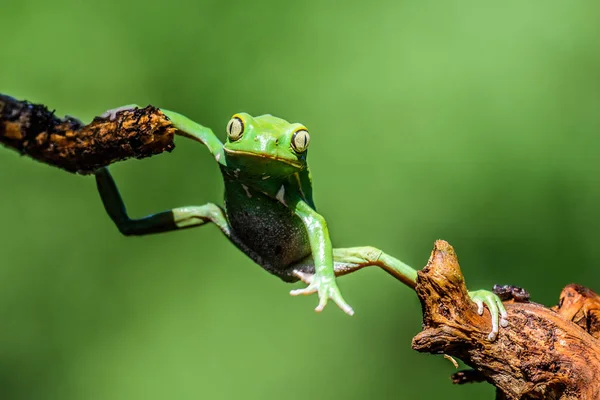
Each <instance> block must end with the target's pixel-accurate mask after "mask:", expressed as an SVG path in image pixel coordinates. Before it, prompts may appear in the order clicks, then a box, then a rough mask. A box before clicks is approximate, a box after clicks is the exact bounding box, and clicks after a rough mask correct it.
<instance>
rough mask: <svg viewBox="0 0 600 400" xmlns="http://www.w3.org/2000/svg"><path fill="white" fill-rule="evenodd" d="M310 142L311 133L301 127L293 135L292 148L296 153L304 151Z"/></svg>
mask: <svg viewBox="0 0 600 400" xmlns="http://www.w3.org/2000/svg"><path fill="white" fill-rule="evenodd" d="M309 143H310V135H309V134H308V131H307V130H306V129H299V130H297V131H296V132H294V134H293V135H292V148H293V149H294V151H296V153H304V152H305V151H306V149H308V144H309Z"/></svg>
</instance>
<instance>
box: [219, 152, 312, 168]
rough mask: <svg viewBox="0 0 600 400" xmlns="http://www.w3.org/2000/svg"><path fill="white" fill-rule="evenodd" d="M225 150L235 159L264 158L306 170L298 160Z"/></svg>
mask: <svg viewBox="0 0 600 400" xmlns="http://www.w3.org/2000/svg"><path fill="white" fill-rule="evenodd" d="M223 150H224V151H225V153H226V154H228V155H231V156H234V157H235V156H243V157H254V158H262V159H264V160H269V161H279V162H282V163H284V164H288V165H291V166H292V167H295V168H298V169H303V168H304V164H303V163H302V162H300V161H298V160H289V159H286V158H280V157H273V156H269V155H266V154H258V153H252V152H249V151H241V150H231V149H227V148H223Z"/></svg>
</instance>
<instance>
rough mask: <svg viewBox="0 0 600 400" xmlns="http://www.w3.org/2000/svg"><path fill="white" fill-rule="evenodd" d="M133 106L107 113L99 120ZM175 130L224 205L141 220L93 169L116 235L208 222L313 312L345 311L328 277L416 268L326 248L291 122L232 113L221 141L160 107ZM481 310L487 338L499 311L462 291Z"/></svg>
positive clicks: (303, 142)
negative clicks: (195, 145) (202, 158)
mask: <svg viewBox="0 0 600 400" xmlns="http://www.w3.org/2000/svg"><path fill="white" fill-rule="evenodd" d="M133 107H136V106H134V105H130V106H125V107H120V108H117V109H114V110H109V111H107V112H106V113H105V114H104V115H103V117H105V118H114V116H115V115H116V113H117V112H119V111H121V110H123V109H128V108H133ZM162 111H163V112H164V114H165V115H166V116H167V117H168V118H169V119H170V120H171V121H172V122H173V124H174V126H175V128H177V129H178V134H180V135H183V136H186V137H188V138H190V139H193V140H195V141H198V142H200V143H202V144H203V145H205V146H206V147H207V148H208V150H209V151H210V153H211V154H212V156H213V157H214V159H215V161H216V162H217V163H218V165H219V167H220V169H221V173H222V175H223V180H224V185H225V207H224V208H223V207H220V206H218V205H216V204H213V203H208V204H205V205H202V206H189V207H181V208H174V209H172V210H168V211H163V212H160V213H157V214H153V215H149V216H147V217H144V218H139V219H131V218H129V217H128V215H127V212H126V209H125V205H124V203H123V201H122V199H121V196H120V195H119V192H118V190H117V187H116V185H115V183H114V181H113V179H112V177H111V175H110V173H109V171H108V169H106V168H103V169H100V170H98V171H97V172H96V174H95V176H96V182H97V186H98V190H99V192H100V196H101V198H102V201H103V203H104V207H105V209H106V211H107V212H108V214H109V216H110V217H111V219H112V220H113V221H114V223H115V224H116V225H117V227H118V228H119V230H120V231H121V233H123V234H124V235H145V234H151V233H159V232H166V231H171V230H177V229H184V228H191V227H195V226H201V225H204V224H207V223H210V222H212V223H213V224H215V225H216V226H217V227H218V228H219V229H220V230H221V232H223V234H225V236H226V237H227V238H228V239H229V240H230V241H231V242H232V243H233V244H234V245H235V246H236V247H238V248H239V249H240V250H241V251H242V252H244V253H245V254H246V255H247V256H248V257H250V258H251V259H252V260H253V261H254V262H255V263H257V264H259V265H260V266H262V267H263V268H264V269H265V270H267V271H268V272H270V273H272V274H274V275H276V276H278V277H279V278H281V279H282V280H284V281H286V282H296V281H298V280H301V281H302V282H304V283H305V284H306V285H307V286H306V287H305V288H303V289H296V290H292V291H291V294H292V295H308V294H311V293H317V294H318V297H319V303H318V306H317V307H316V309H315V310H316V311H321V310H323V308H324V307H325V305H326V304H327V301H328V300H329V299H331V300H332V301H334V302H335V303H336V304H337V305H338V306H339V307H340V308H341V309H342V310H343V311H344V312H346V313H347V314H349V315H352V314H353V313H354V312H353V310H352V308H351V307H350V306H349V305H348V303H346V301H345V300H344V298H343V297H342V294H341V293H340V289H339V288H338V285H337V283H336V276H341V275H345V274H348V273H351V272H353V271H356V270H359V269H361V268H363V267H366V266H378V267H381V268H382V269H384V270H385V271H386V272H388V273H389V274H391V275H393V276H394V277H396V278H397V279H398V280H400V281H402V282H403V283H404V284H406V285H408V286H409V287H411V288H414V287H415V285H416V278H417V271H416V270H415V269H413V268H411V267H409V266H408V265H406V264H404V263H403V262H401V261H400V260H398V259H396V258H394V257H392V256H390V255H389V254H386V253H384V252H383V251H381V250H379V249H377V248H374V247H370V246H366V247H351V248H332V245H331V240H330V238H329V231H328V230H327V224H326V222H325V218H323V216H322V215H321V214H319V213H318V212H317V210H316V207H315V204H314V201H313V194H312V185H311V174H310V171H309V169H308V166H307V163H306V156H307V150H308V147H309V144H310V135H309V133H308V130H307V128H306V127H305V126H304V125H302V124H298V123H289V122H287V121H285V120H283V119H280V118H277V117H274V116H271V115H261V116H258V117H253V116H251V115H249V114H246V113H239V114H235V115H234V116H233V117H232V118H231V120H230V121H229V123H228V124H227V128H226V131H227V140H226V142H225V144H223V143H221V141H219V139H218V138H217V136H215V134H214V133H213V132H212V130H211V129H209V128H206V127H204V126H202V125H200V124H198V123H196V122H193V121H192V120H190V119H188V118H186V117H184V116H183V115H181V114H178V113H175V112H172V111H168V110H162ZM470 295H471V298H472V299H473V301H474V302H475V303H476V304H477V305H478V309H479V313H480V314H482V313H483V305H484V304H485V305H486V306H487V307H488V309H489V310H490V313H491V316H492V332H491V333H490V335H489V339H490V340H493V339H495V337H496V335H497V334H498V325H499V324H500V325H503V326H505V325H506V323H507V322H506V311H505V309H504V307H503V305H502V302H501V301H500V299H499V298H498V297H497V296H496V295H494V294H493V293H492V292H488V291H483V290H480V291H475V292H470Z"/></svg>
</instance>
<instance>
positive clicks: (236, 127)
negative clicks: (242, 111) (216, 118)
mask: <svg viewBox="0 0 600 400" xmlns="http://www.w3.org/2000/svg"><path fill="white" fill-rule="evenodd" d="M243 133H244V121H242V119H241V118H239V117H233V118H231V121H229V123H228V124H227V137H229V140H231V141H232V142H235V141H236V140H238V139H239V138H241V137H242V134H243Z"/></svg>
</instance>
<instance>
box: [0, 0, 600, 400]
mask: <svg viewBox="0 0 600 400" xmlns="http://www.w3.org/2000/svg"><path fill="white" fill-rule="evenodd" d="M599 15H600V3H598V2H597V1H587V2H586V1H582V2H561V1H544V2H541V1H533V2H523V1H517V0H509V1H505V2H503V4H501V5H499V4H492V3H491V2H481V1H430V0H421V1H394V0H387V1H385V0H384V1H369V2H347V3H337V2H327V1H320V0H306V1H302V2H284V1H254V2H219V1H192V0H188V1H177V0H173V1H169V2H154V3H153V2H149V1H139V0H133V1H127V2H122V1H118V0H104V1H88V2H80V1H75V0H57V1H53V2H46V1H40V0H37V1H22V2H16V1H15V2H6V1H4V2H2V3H1V4H0V26H1V27H2V32H3V40H2V50H1V52H0V59H1V60H2V62H0V92H2V93H6V94H9V95H12V96H15V97H18V98H21V99H28V100H30V101H34V102H38V103H44V104H47V105H48V106H50V107H52V108H56V110H57V114H59V115H64V114H69V115H73V116H77V117H79V118H82V119H84V120H89V119H91V118H92V117H93V116H94V115H98V114H99V113H101V112H103V111H104V110H106V109H108V108H113V107H116V106H120V105H123V104H128V103H138V104H153V105H157V106H162V107H165V108H168V109H172V110H176V111H179V112H181V113H183V114H185V115H187V116H189V117H191V118H193V119H195V120H197V121H199V122H201V123H203V124H204V125H207V126H211V127H213V128H214V129H215V131H216V132H218V133H219V135H222V136H224V127H225V125H226V123H227V121H228V120H229V117H230V116H231V115H232V114H233V113H235V112H238V111H246V112H249V113H251V114H262V113H271V114H274V115H277V116H281V117H283V118H285V119H288V120H290V121H298V122H302V123H304V124H305V125H306V126H308V128H309V129H310V131H311V135H312V143H311V149H310V156H309V162H310V165H311V168H312V171H313V178H314V188H315V201H316V203H317V205H318V207H319V210H320V212H322V213H323V214H324V215H325V217H326V219H327V221H328V223H329V226H330V232H331V234H332V238H333V242H334V245H338V246H355V245H375V246H378V247H381V248H383V249H384V250H386V251H388V252H389V253H391V254H393V255H395V256H397V257H399V258H401V259H402V260H404V261H405V262H407V263H409V264H411V265H414V266H415V267H421V266H423V265H424V264H425V262H426V261H427V258H428V256H429V253H430V251H431V248H432V244H433V241H434V240H435V239H438V238H444V239H446V240H448V241H450V242H451V243H452V244H453V245H454V246H455V248H456V249H457V251H458V254H459V256H460V259H461V262H462V268H463V271H464V273H465V275H466V278H467V283H468V285H469V287H471V288H473V289H475V288H481V287H484V288H490V287H491V286H492V285H493V284H494V283H512V284H517V285H520V286H524V287H526V288H527V289H529V290H530V291H531V292H532V294H533V298H534V300H536V301H538V302H541V303H545V304H549V305H551V304H554V303H555V302H556V301H557V298H558V294H559V292H560V290H561V288H562V287H563V286H564V285H565V284H567V283H570V282H578V283H582V284H586V285H588V286H590V287H591V288H595V289H600V269H599V268H598V265H597V260H596V258H597V249H598V246H597V244H596V243H597V242H598V240H599V239H600V233H599V231H598V229H597V224H598V222H599V221H600V208H599V207H598V204H600V184H599V183H598V178H597V177H598V173H599V172H600V162H599V161H598V148H599V147H600V135H599V127H600V112H599V109H600V79H599V78H600V52H599V51H598V49H600V24H598V18H599ZM0 165H2V168H0V185H1V187H2V188H3V189H2V191H1V197H0V205H1V208H0V215H1V216H0V218H1V220H2V227H3V228H2V230H1V231H0V240H1V243H2V244H3V246H2V252H3V254H2V259H1V260H0V316H1V318H0V397H2V398H3V399H61V400H70V399H73V400H75V399H90V400H92V399H111V400H119V399H148V400H153V399H166V398H172V399H238V398H243V399H304V398H329V399H346V400H348V399H364V398H373V399H416V398H418V399H436V398H440V397H441V396H443V398H445V399H446V400H450V399H465V398H489V399H491V398H493V396H494V395H493V392H494V391H493V389H492V388H491V386H489V385H487V384H479V385H469V386H466V387H453V386H452V385H451V384H450V381H449V379H448V376H449V375H450V374H451V373H452V372H453V371H454V369H453V367H452V365H451V364H450V363H449V362H448V361H446V360H444V359H443V358H441V357H433V356H428V355H423V354H418V353H416V352H414V351H412V350H411V349H410V343H411V338H412V337H413V336H414V335H415V334H416V333H417V332H419V330H420V323H421V312H420V306H419V303H418V300H417V299H416V296H415V295H414V293H413V292H411V291H410V290H409V289H407V288H406V287H404V286H403V285H401V284H400V283H397V282H395V281H394V280H393V279H391V278H390V277H389V276H387V275H386V274H384V273H383V272H381V271H379V270H376V269H373V270H365V271H361V272H359V273H357V274H355V275H353V276H348V277H344V278H343V279H341V280H340V286H341V288H342V291H343V293H344V295H345V297H346V300H347V301H348V302H350V304H351V305H352V306H353V307H354V309H355V311H356V315H355V316H354V317H352V318H350V317H347V316H345V315H343V314H342V313H341V312H340V311H339V310H338V309H336V308H335V307H334V306H332V305H330V306H328V307H327V309H326V310H325V312H324V313H323V314H321V315H318V314H316V313H314V312H313V311H312V308H313V307H314V306H316V304H317V298H316V297H306V298H304V297H303V298H293V297H291V296H289V295H288V294H287V293H288V291H289V290H290V289H292V288H294V286H292V285H288V284H284V283H283V282H280V281H279V280H278V279H276V278H275V277H272V276H270V275H268V274H267V273H266V272H264V271H262V270H261V268H260V267H258V266H256V265H254V264H253V263H252V262H251V261H250V260H248V259H247V258H245V257H244V256H243V255H242V254H241V253H240V252H238V251H237V250H236V249H235V248H234V247H233V246H232V245H230V244H229V243H228V242H227V241H226V240H225V239H224V238H223V237H222V236H221V234H220V233H219V232H218V230H217V229H216V228H215V227H212V226H208V227H204V228H199V229H196V230H188V231H184V232H177V233H171V234H165V235H156V236H152V237H142V238H125V237H122V236H120V235H119V233H118V231H117V230H116V229H115V227H114V226H113V225H112V223H111V221H110V220H109V218H108V217H107V216H106V214H105V213H104V210H103V208H102V206H101V203H100V201H99V198H98V195H97V193H96V191H95V187H94V186H95V185H94V181H93V179H92V178H90V177H79V176H73V175H70V174H67V173H65V172H62V171H60V170H58V169H54V168H51V167H47V166H45V165H42V164H39V163H36V162H34V161H31V160H30V159H27V158H22V157H19V156H18V155H17V154H16V153H14V152H12V151H10V150H7V149H2V148H0ZM113 172H114V175H115V178H116V179H117V181H118V184H119V186H120V187H121V189H122V193H123V196H124V198H125V200H126V203H127V205H128V208H129V210H130V212H131V214H132V215H133V216H141V215H144V214H147V213H150V212H155V211H159V210H162V209H165V208H170V207H175V206H182V205H188V204H203V203H205V202H208V201H219V200H220V198H221V191H222V184H221V182H220V175H219V172H218V169H217V166H216V165H215V164H214V161H213V160H212V159H211V157H209V155H208V153H207V151H206V150H205V149H204V148H202V146H200V145H198V144H196V143H193V142H191V141H186V140H185V139H179V140H178V141H177V148H176V150H175V151H174V152H173V153H171V154H165V155H161V156H158V157H154V158H152V159H148V160H143V161H130V162H125V163H121V164H118V165H115V166H114V167H113ZM296 287H299V285H297V286H296Z"/></svg>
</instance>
